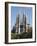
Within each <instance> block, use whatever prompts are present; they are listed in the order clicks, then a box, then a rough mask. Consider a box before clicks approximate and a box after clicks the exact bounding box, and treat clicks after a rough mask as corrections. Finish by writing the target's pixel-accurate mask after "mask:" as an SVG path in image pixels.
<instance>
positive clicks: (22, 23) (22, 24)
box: [16, 14, 29, 33]
mask: <svg viewBox="0 0 37 46" xmlns="http://www.w3.org/2000/svg"><path fill="white" fill-rule="evenodd" d="M28 22H29V21H28V16H26V15H24V14H23V15H20V14H17V16H16V33H21V32H28V30H27V29H28V25H29V23H28Z"/></svg>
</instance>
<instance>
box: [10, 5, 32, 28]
mask: <svg viewBox="0 0 37 46" xmlns="http://www.w3.org/2000/svg"><path fill="white" fill-rule="evenodd" d="M17 13H21V14H23V13H24V14H25V15H27V16H28V19H29V24H30V25H32V7H16V6H11V28H13V26H14V25H15V23H16V15H17ZM21 16H22V15H21Z"/></svg>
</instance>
